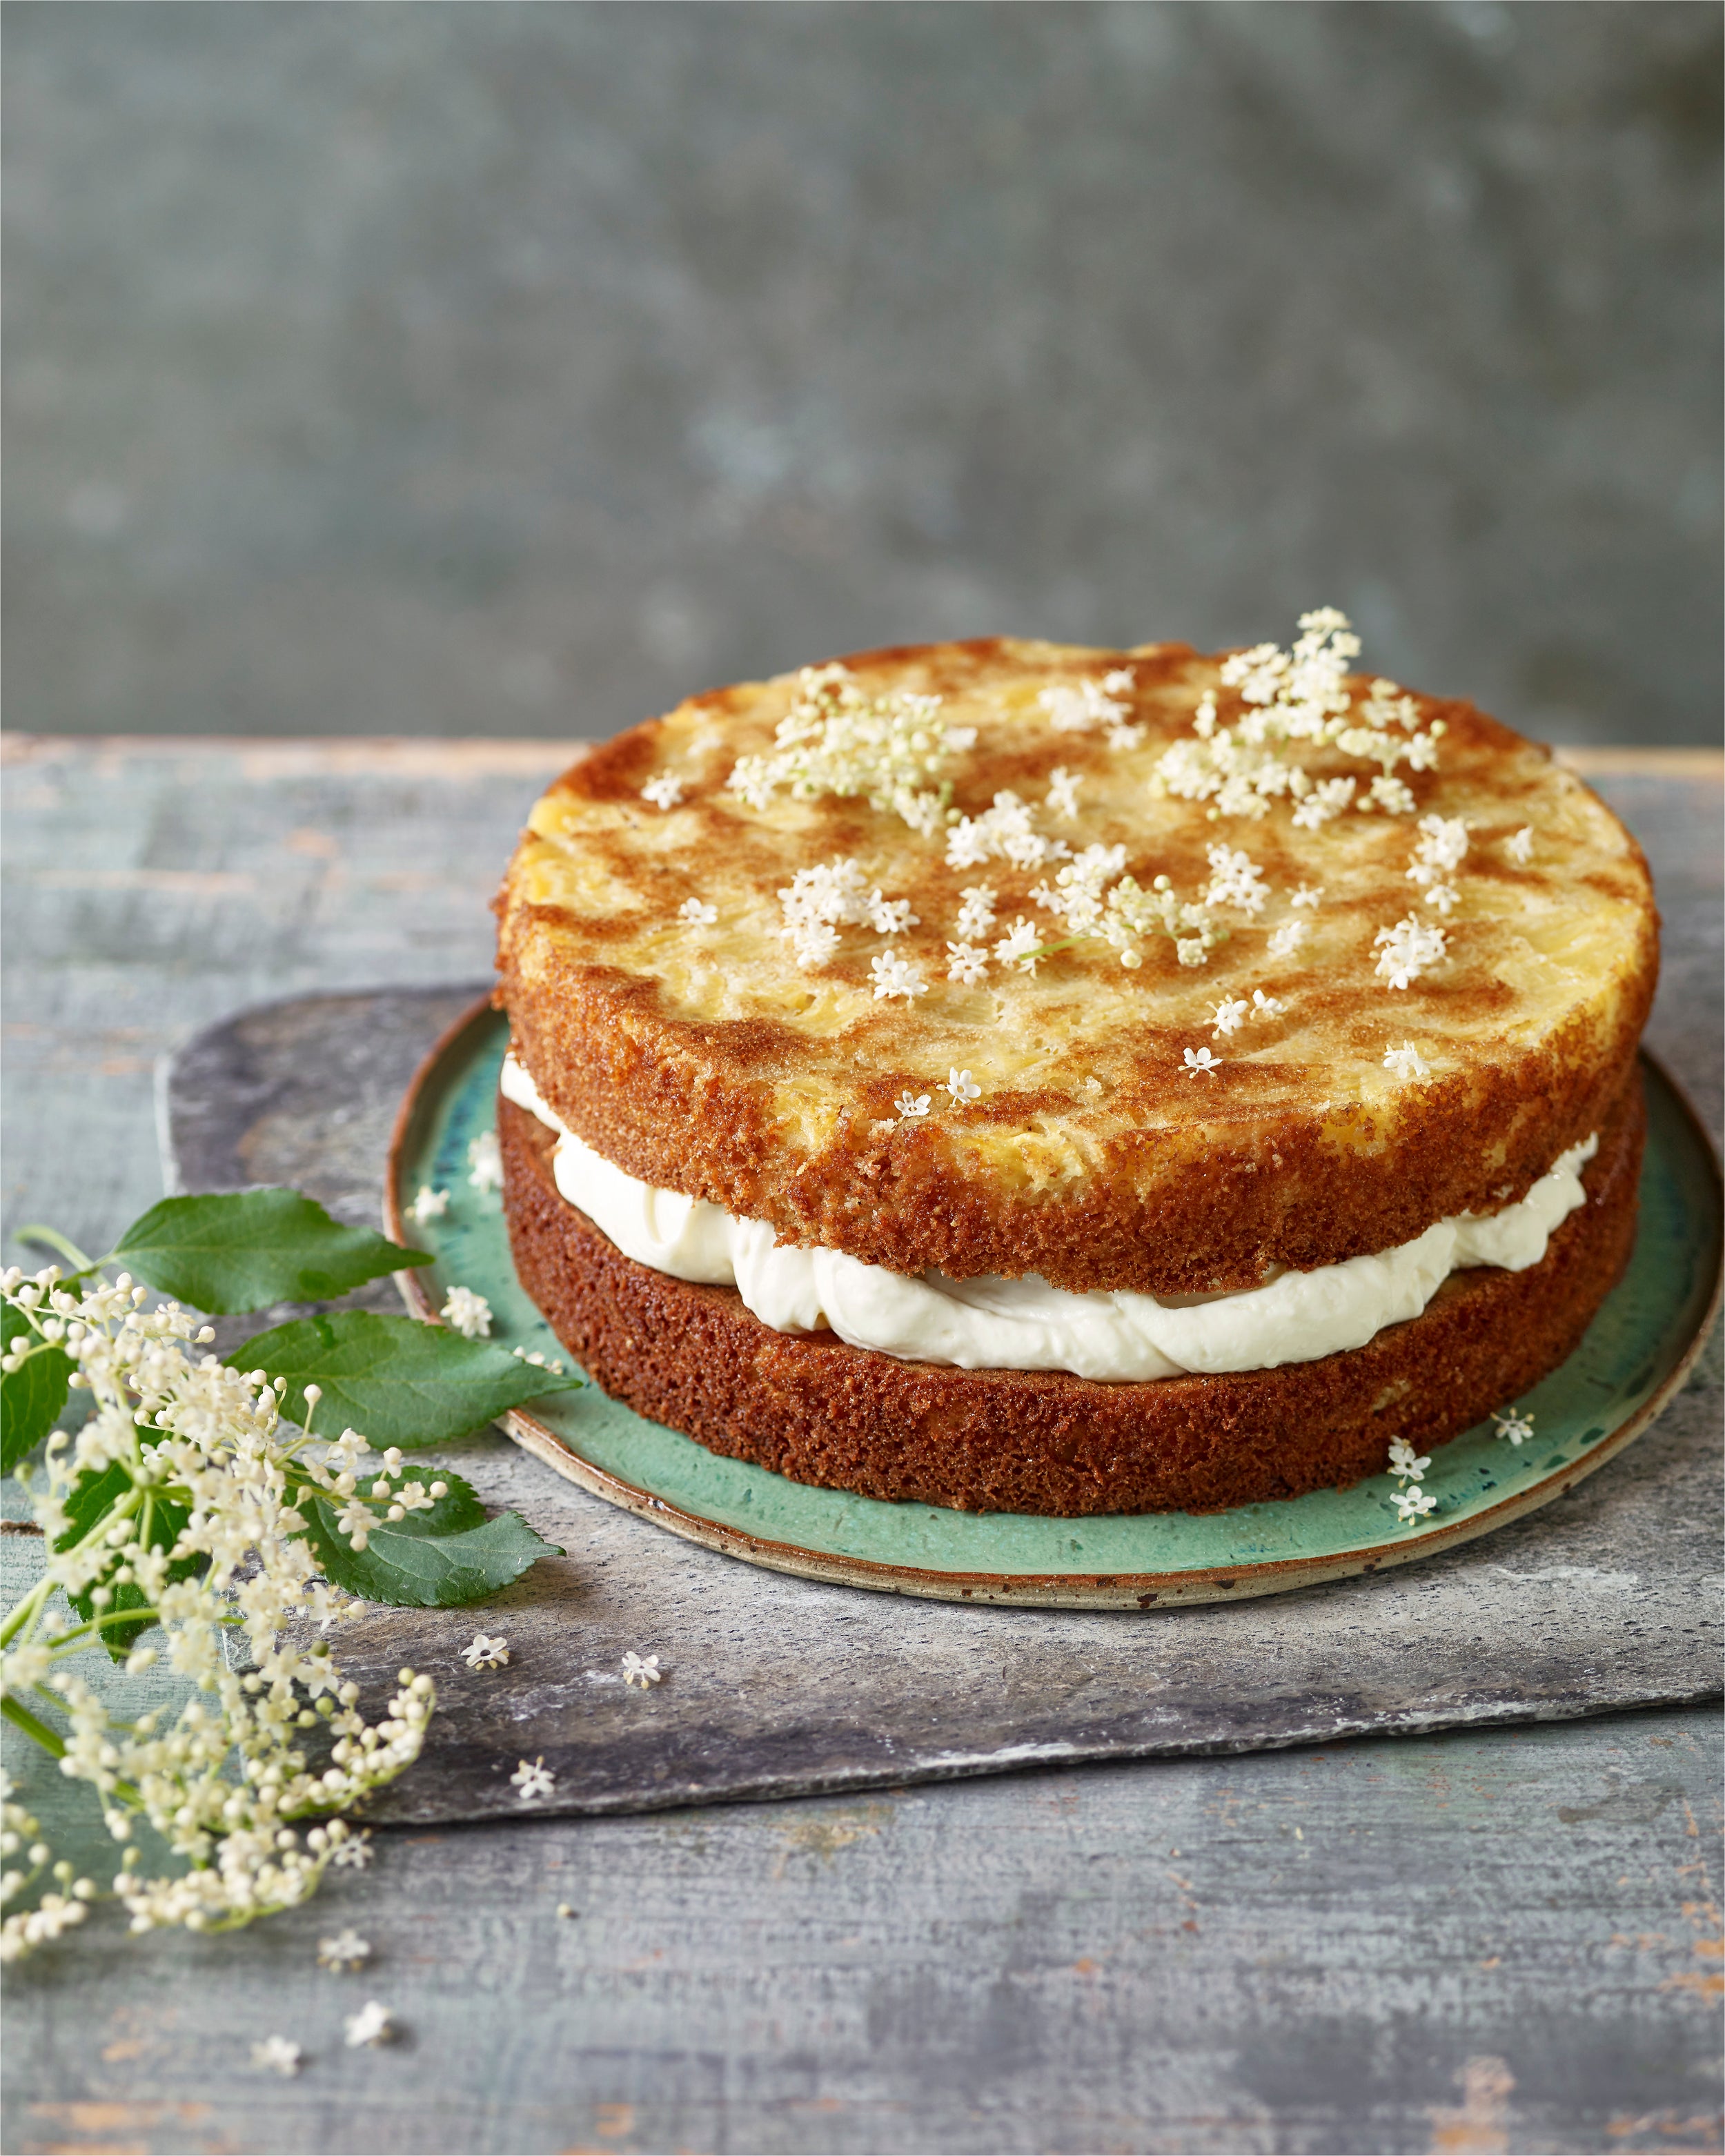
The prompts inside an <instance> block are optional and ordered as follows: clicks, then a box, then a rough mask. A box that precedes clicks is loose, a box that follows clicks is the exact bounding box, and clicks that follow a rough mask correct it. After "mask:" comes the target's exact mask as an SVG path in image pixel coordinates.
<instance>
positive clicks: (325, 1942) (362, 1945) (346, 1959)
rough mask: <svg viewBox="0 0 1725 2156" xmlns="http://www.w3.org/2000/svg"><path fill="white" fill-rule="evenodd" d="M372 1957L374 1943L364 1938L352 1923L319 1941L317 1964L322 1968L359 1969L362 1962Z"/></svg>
mask: <svg viewBox="0 0 1725 2156" xmlns="http://www.w3.org/2000/svg"><path fill="white" fill-rule="evenodd" d="M371 1958H372V1943H371V1941H370V1940H369V1939H362V1938H361V1937H360V1935H359V1933H357V1932H356V1931H355V1930H354V1929H353V1928H352V1925H349V1926H348V1928H347V1930H346V1931H341V1932H337V1933H336V1936H335V1937H334V1938H332V1939H320V1940H319V1941H318V1943H317V1965H318V1967H319V1968H320V1969H357V1968H358V1967H359V1965H360V1963H362V1962H367V1961H369V1960H370V1959H371Z"/></svg>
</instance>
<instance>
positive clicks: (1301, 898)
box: [1288, 883, 1324, 906]
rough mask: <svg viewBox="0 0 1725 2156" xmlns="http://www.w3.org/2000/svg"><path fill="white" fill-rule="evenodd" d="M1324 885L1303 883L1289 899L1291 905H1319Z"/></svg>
mask: <svg viewBox="0 0 1725 2156" xmlns="http://www.w3.org/2000/svg"><path fill="white" fill-rule="evenodd" d="M1323 895H1324V894H1323V885H1322V884H1319V885H1316V886H1314V885H1312V884H1309V883H1302V884H1301V886H1300V888H1299V889H1298V890H1297V891H1296V892H1295V893H1294V895H1293V896H1292V897H1291V899H1290V900H1289V901H1288V903H1289V905H1290V906H1317V904H1318V903H1319V902H1320V901H1322V897H1323Z"/></svg>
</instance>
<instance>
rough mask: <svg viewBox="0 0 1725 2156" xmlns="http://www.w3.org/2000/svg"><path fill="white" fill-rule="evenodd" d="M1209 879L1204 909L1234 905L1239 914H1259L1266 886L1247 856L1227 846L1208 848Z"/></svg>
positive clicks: (1256, 867) (1268, 887) (1266, 893)
mask: <svg viewBox="0 0 1725 2156" xmlns="http://www.w3.org/2000/svg"><path fill="white" fill-rule="evenodd" d="M1209 864H1210V880H1209V888H1208V889H1207V890H1206V891H1205V892H1204V904H1205V905H1206V906H1238V907H1239V908H1240V911H1241V912H1242V913H1261V912H1262V911H1264V901H1265V900H1266V899H1267V898H1268V897H1269V896H1270V886H1269V885H1268V884H1267V883H1266V882H1265V880H1264V878H1263V876H1262V875H1260V872H1259V869H1258V865H1257V863H1256V862H1255V860H1252V859H1251V857H1250V855H1248V854H1245V853H1242V852H1240V851H1238V850H1235V849H1234V848H1232V847H1230V846H1212V847H1210V848H1209Z"/></svg>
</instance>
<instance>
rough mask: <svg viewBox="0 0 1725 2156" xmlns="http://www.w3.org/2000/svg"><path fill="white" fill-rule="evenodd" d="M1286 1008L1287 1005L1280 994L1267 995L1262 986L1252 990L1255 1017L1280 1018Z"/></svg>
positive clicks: (1253, 1014)
mask: <svg viewBox="0 0 1725 2156" xmlns="http://www.w3.org/2000/svg"><path fill="white" fill-rule="evenodd" d="M1286 1009H1287V1005H1286V1004H1285V1003H1283V1002H1282V1000H1281V998H1280V997H1279V996H1266V994H1265V993H1264V991H1263V990H1262V988H1254V989H1253V990H1252V1016H1253V1017H1254V1018H1280V1017H1281V1015H1282V1014H1283V1012H1284V1011H1286Z"/></svg>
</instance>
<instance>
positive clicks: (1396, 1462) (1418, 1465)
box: [1389, 1437, 1431, 1482]
mask: <svg viewBox="0 0 1725 2156" xmlns="http://www.w3.org/2000/svg"><path fill="white" fill-rule="evenodd" d="M1430 1465H1431V1455H1430V1453H1429V1452H1427V1453H1419V1452H1415V1451H1414V1448H1413V1446H1412V1445H1409V1443H1408V1441H1407V1440H1406V1439H1405V1438H1400V1437H1393V1438H1391V1440H1389V1471H1390V1473H1391V1474H1392V1475H1394V1476H1395V1478H1396V1480H1397V1481H1399V1482H1417V1481H1419V1480H1420V1477H1421V1476H1423V1475H1424V1474H1425V1471H1426V1469H1427V1468H1428V1467H1430Z"/></svg>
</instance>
